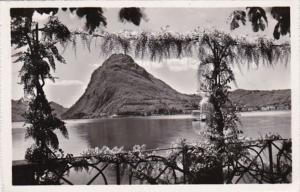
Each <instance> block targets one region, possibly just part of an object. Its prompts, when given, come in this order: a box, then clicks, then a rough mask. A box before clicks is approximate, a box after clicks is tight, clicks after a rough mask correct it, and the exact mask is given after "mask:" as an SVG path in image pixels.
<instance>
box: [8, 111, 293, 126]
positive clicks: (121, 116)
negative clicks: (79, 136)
mask: <svg viewBox="0 0 300 192" xmlns="http://www.w3.org/2000/svg"><path fill="white" fill-rule="evenodd" d="M288 111H291V110H271V111H263V110H257V111H239V112H237V113H244V114H246V113H250V114H251V113H257V112H266V113H268V112H270V113H271V112H288ZM176 115H191V114H190V113H180V114H153V115H147V116H144V115H117V116H116V117H112V116H103V117H99V118H80V119H82V120H84V119H118V118H126V117H159V116H161V117H163V116H176ZM80 119H79V120H80ZM62 120H64V121H68V120H77V119H62ZM22 122H23V123H24V121H12V123H22Z"/></svg>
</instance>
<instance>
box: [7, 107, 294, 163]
mask: <svg viewBox="0 0 300 192" xmlns="http://www.w3.org/2000/svg"><path fill="white" fill-rule="evenodd" d="M65 122H66V127H67V129H68V132H69V139H64V138H63V137H62V136H61V135H60V134H58V137H59V141H60V147H61V148H62V149H63V150H64V151H65V154H67V153H72V154H74V155H80V154H81V152H83V151H84V150H86V149H88V148H94V147H97V146H98V147H102V146H103V145H106V146H108V147H114V146H119V147H121V146H123V147H124V149H125V150H128V149H132V147H133V146H134V145H136V144H139V145H142V144H146V146H147V148H163V147H168V146H170V144H171V143H172V142H176V141H177V140H178V139H180V138H186V139H187V140H188V141H197V140H199V139H200V136H199V135H197V134H196V133H195V132H196V131H195V129H194V128H193V124H192V119H191V116H190V115H172V116H151V117H124V118H106V119H82V120H67V121H65ZM241 122H242V125H241V128H240V129H241V130H243V132H244V135H245V136H247V137H251V138H260V137H262V136H264V135H265V134H267V133H278V134H280V135H281V136H282V137H283V138H290V137H291V112H290V111H272V112H245V113H241ZM23 124H24V123H22V122H14V123H12V140H13V160H19V159H24V155H25V150H26V148H28V147H29V146H30V145H31V144H32V142H33V141H32V140H31V139H27V140H25V138H24V136H25V131H26V130H25V128H24V127H23Z"/></svg>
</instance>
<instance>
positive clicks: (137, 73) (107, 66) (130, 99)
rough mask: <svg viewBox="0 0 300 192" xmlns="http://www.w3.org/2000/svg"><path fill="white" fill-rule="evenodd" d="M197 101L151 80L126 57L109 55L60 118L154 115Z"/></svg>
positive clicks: (183, 108)
mask: <svg viewBox="0 0 300 192" xmlns="http://www.w3.org/2000/svg"><path fill="white" fill-rule="evenodd" d="M198 102H199V97H195V96H190V95H184V94H181V93H179V92H177V91H176V90H174V89H173V88H171V87H170V86H169V85H167V84H166V83H164V82H163V81H161V80H159V79H157V78H155V77H154V76H153V75H151V74H150V73H148V72H147V71H146V70H145V69H144V68H143V67H141V66H139V65H138V64H137V63H135V61H134V60H133V59H132V58H131V57H130V56H128V55H125V54H113V55H111V56H110V57H109V58H108V59H107V60H105V61H104V62H103V64H102V66H101V67H99V68H98V69H96V70H95V71H94V72H93V74H92V77H91V80H90V82H89V84H88V87H87V88H86V90H85V93H84V94H83V95H82V96H81V97H80V99H79V100H78V101H77V102H76V103H75V104H74V105H73V106H72V107H71V108H70V109H69V110H68V111H67V112H66V113H65V114H64V115H63V117H64V118H97V117H101V116H104V115H112V114H135V115H141V114H156V113H161V112H162V111H168V112H170V111H173V112H175V111H177V112H179V111H181V112H182V111H184V110H186V109H191V108H193V107H194V106H197V104H198Z"/></svg>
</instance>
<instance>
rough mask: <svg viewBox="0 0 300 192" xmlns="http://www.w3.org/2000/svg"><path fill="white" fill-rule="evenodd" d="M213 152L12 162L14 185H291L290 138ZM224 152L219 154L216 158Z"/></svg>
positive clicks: (192, 148) (192, 149)
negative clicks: (219, 179)
mask: <svg viewBox="0 0 300 192" xmlns="http://www.w3.org/2000/svg"><path fill="white" fill-rule="evenodd" d="M225 146H226V147H224V148H222V151H221V152H219V153H217V155H216V154H214V153H211V152H207V151H206V150H205V149H203V148H202V147H199V146H197V145H184V146H182V147H174V148H166V149H153V150H137V151H128V152H124V151H121V152H116V153H114V154H111V153H106V152H105V151H101V153H99V154H97V153H96V152H94V153H90V154H85V155H83V156H80V157H72V156H70V155H69V156H67V157H66V158H60V159H53V160H49V161H47V162H44V163H29V162H26V161H14V162H13V184H14V185H38V184H70V185H73V184H87V185H90V184H105V185H107V184H118V185H119V184H190V183H192V184H201V183H220V182H219V181H217V180H218V179H216V178H221V179H222V180H221V183H226V184H238V183H290V182H291V178H292V157H291V154H292V151H291V140H290V139H267V140H255V141H245V142H234V143H227V144H225ZM218 154H221V155H218Z"/></svg>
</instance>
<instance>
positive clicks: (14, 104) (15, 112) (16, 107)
mask: <svg viewBox="0 0 300 192" xmlns="http://www.w3.org/2000/svg"><path fill="white" fill-rule="evenodd" d="M49 104H50V106H51V108H52V109H53V112H54V113H55V114H56V115H57V117H59V118H61V115H62V114H63V113H65V112H66V110H67V108H65V107H64V106H62V105H60V104H58V103H56V102H54V101H50V102H49ZM27 107H28V101H26V100H24V99H23V98H21V99H18V100H14V99H12V100H11V108H12V109H11V114H12V122H19V121H24V120H25V119H24V117H23V116H22V115H23V114H24V113H25V111H26V109H27Z"/></svg>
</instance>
